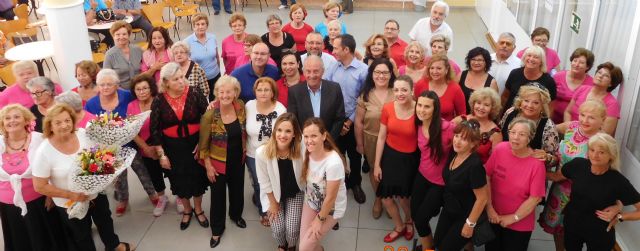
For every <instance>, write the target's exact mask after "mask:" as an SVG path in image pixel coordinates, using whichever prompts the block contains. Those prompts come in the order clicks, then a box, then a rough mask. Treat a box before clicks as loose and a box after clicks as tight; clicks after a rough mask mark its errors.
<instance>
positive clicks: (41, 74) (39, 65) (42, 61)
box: [33, 59, 44, 76]
mask: <svg viewBox="0 0 640 251" xmlns="http://www.w3.org/2000/svg"><path fill="white" fill-rule="evenodd" d="M33 62H35V63H36V65H37V66H38V74H39V75H40V76H44V67H43V66H42V63H44V59H40V60H34V61H33Z"/></svg>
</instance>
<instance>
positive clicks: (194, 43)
mask: <svg viewBox="0 0 640 251" xmlns="http://www.w3.org/2000/svg"><path fill="white" fill-rule="evenodd" d="M205 34H206V35H205V37H206V41H205V43H204V44H202V43H200V42H199V41H198V38H196V34H191V35H190V36H188V37H187V38H185V39H184V41H185V42H187V43H188V44H189V47H191V60H193V61H195V62H196V63H198V65H200V67H202V69H203V70H204V73H205V74H206V75H207V79H212V78H215V77H216V76H218V74H220V66H218V55H217V54H218V42H217V41H216V36H215V35H213V34H211V33H208V32H207V33H205Z"/></svg>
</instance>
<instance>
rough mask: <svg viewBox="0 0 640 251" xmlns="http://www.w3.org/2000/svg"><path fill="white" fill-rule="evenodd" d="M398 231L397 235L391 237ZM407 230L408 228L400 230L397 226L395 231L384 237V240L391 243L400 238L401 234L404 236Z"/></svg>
mask: <svg viewBox="0 0 640 251" xmlns="http://www.w3.org/2000/svg"><path fill="white" fill-rule="evenodd" d="M394 232H395V233H396V236H393V237H391V234H393V233H394ZM406 232H407V228H406V227H405V228H403V229H402V230H400V231H398V230H396V229H395V228H394V229H393V231H392V232H391V233H388V234H387V235H386V236H385V237H384V242H386V243H391V242H394V241H395V240H397V239H398V238H400V236H404V235H405V234H406Z"/></svg>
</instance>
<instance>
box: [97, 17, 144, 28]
mask: <svg viewBox="0 0 640 251" xmlns="http://www.w3.org/2000/svg"><path fill="white" fill-rule="evenodd" d="M123 20H124V21H125V22H127V23H131V22H133V16H125V18H124V19H123ZM113 23H115V21H113V22H107V23H100V22H98V23H97V24H94V25H91V26H89V27H87V28H89V29H90V30H108V29H110V28H111V26H113Z"/></svg>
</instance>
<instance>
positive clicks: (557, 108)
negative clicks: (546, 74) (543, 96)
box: [551, 71, 593, 124]
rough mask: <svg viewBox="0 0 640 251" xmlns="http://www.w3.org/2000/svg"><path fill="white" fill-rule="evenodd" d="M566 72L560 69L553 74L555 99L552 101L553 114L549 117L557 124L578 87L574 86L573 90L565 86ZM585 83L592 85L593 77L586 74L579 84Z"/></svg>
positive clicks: (562, 117) (562, 119) (561, 119)
mask: <svg viewBox="0 0 640 251" xmlns="http://www.w3.org/2000/svg"><path fill="white" fill-rule="evenodd" d="M567 73H568V71H560V72H558V73H556V74H555V75H553V80H555V81H556V88H557V89H556V90H557V91H556V99H555V100H554V101H553V102H554V108H553V115H552V117H551V119H552V120H553V122H554V123H556V124H559V123H562V122H563V121H564V110H566V109H567V105H569V101H571V99H572V98H573V95H574V94H575V92H576V90H577V89H578V88H580V86H578V88H576V89H575V90H571V89H569V86H567ZM585 85H593V78H592V77H591V76H590V75H589V74H587V75H586V76H585V78H584V81H583V82H582V85H581V86H585Z"/></svg>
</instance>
